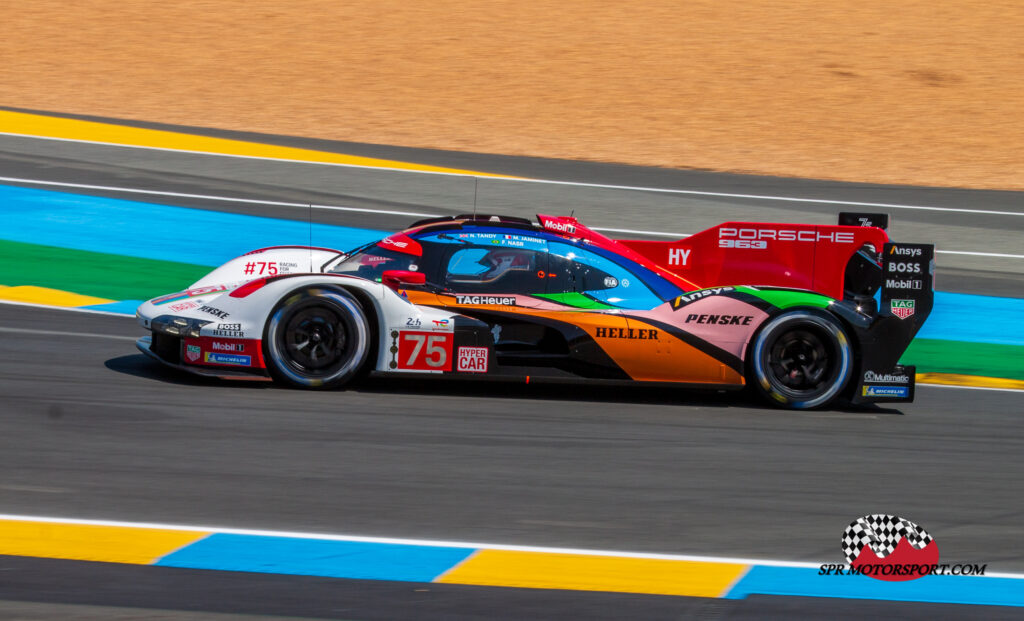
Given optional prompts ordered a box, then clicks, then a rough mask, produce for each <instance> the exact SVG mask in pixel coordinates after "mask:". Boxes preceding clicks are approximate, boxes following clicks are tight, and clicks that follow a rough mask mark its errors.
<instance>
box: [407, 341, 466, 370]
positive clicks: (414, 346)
mask: <svg viewBox="0 0 1024 621" xmlns="http://www.w3.org/2000/svg"><path fill="white" fill-rule="evenodd" d="M452 336H453V335H452V334H451V333H450V332H449V333H442V334H438V333H437V332H401V333H400V334H399V340H398V368H399V369H406V370H410V371H451V370H452Z"/></svg>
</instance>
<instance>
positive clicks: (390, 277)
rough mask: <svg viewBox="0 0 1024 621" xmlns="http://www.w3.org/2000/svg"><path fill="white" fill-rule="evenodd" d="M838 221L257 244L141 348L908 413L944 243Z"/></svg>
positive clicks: (226, 371)
mask: <svg viewBox="0 0 1024 621" xmlns="http://www.w3.org/2000/svg"><path fill="white" fill-rule="evenodd" d="M840 222H845V223H844V224H839V225H807V224H800V225H794V224H769V223H749V222H742V223H740V222H729V223H725V224H722V225H720V226H717V227H714V228H711V229H708V230H706V231H702V232H701V233H698V234H696V235H692V236H689V237H686V238H684V239H680V240H674V241H639V240H614V239H609V238H608V237H605V236H603V235H601V234H600V233H597V232H595V231H593V230H591V229H589V228H587V227H586V226H584V225H583V224H582V223H580V222H579V221H577V220H576V219H574V218H571V217H554V216H545V215H540V216H538V221H537V222H532V221H530V220H527V219H524V218H516V217H503V216H486V215H463V216H451V217H444V218H433V219H429V220H422V221H419V222H416V223H414V224H413V225H412V226H411V227H410V228H409V229H407V230H405V231H402V232H400V233H395V234H393V235H390V236H388V237H386V238H384V239H382V240H380V241H378V242H375V243H372V244H369V245H367V246H364V247H362V248H358V249H356V250H354V251H352V252H348V253H343V252H339V251H336V250H331V249H327V248H310V247H275V248H264V249H262V250H257V251H254V252H251V253H249V254H247V255H245V256H242V257H239V258H237V259H234V260H232V261H230V262H228V263H226V264H225V265H223V266H221V267H220V268H218V269H216V270H214V271H213V272H211V273H210V274H208V275H207V276H206V277H204V278H203V279H201V280H200V281H199V282H197V283H195V284H193V285H192V286H191V287H190V288H189V289H188V290H186V291H183V292H180V293H174V294H171V295H167V296H163V297H160V298H156V299H153V300H150V301H149V302H146V303H144V304H143V305H142V306H140V307H139V310H138V318H139V321H140V323H141V324H142V325H143V326H144V327H145V328H147V329H148V330H149V331H150V332H151V333H152V336H149V337H145V338H143V339H140V340H139V342H138V347H139V349H140V350H142V351H143V352H144V353H146V354H147V355H150V356H152V357H154V358H156V359H157V360H160V361H161V362H163V363H165V364H168V365H171V366H175V367H178V368H182V369H185V370H188V371H191V372H194V373H199V374H202V375H210V376H216V377H222V378H232V379H264V380H265V379H274V380H278V381H280V382H283V383H286V384H291V385H295V386H300V387H307V388H332V387H339V386H342V385H345V384H346V383H348V382H351V381H353V380H356V379H358V378H359V377H361V376H363V375H364V374H366V373H368V372H375V373H380V374H389V375H397V374H434V375H443V376H448V377H452V376H456V377H457V376H463V377H486V376H506V377H508V376H512V377H522V378H527V377H529V378H537V379H554V380H564V381H573V380H603V381H627V382H672V383H681V384H687V385H692V386H699V387H703V388H715V389H740V388H743V387H744V386H752V387H753V389H754V390H755V391H757V392H759V393H761V394H762V395H763V396H764V397H766V398H767V399H768V400H769V401H771V402H772V403H775V404H777V405H779V406H784V407H790V408H812V407H819V406H825V405H827V404H829V403H831V402H833V401H834V400H835V399H837V398H844V399H846V400H848V401H852V402H854V403H865V402H883V401H911V400H913V397H914V369H913V367H904V366H901V365H899V364H898V360H899V358H900V356H901V355H902V353H903V352H904V350H905V349H906V347H907V346H908V345H909V344H910V341H911V339H913V337H914V335H915V334H916V333H917V331H918V329H919V328H920V327H921V325H922V324H923V322H924V321H925V319H926V318H927V317H928V314H929V312H930V311H931V306H932V295H933V294H932V275H933V271H934V262H933V256H934V247H933V246H931V245H928V244H904V243H894V242H892V241H891V240H890V239H889V238H888V235H887V234H886V232H885V230H884V228H883V227H884V226H885V224H886V219H885V216H881V215H878V214H842V215H841V217H840ZM873 224H881V226H874V225H873Z"/></svg>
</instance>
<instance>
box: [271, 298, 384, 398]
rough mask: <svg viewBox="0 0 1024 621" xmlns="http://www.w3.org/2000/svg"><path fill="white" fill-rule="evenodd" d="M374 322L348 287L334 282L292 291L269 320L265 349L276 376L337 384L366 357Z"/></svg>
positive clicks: (307, 384)
mask: <svg viewBox="0 0 1024 621" xmlns="http://www.w3.org/2000/svg"><path fill="white" fill-rule="evenodd" d="M370 349H371V347H370V328H369V322H368V321H367V318H366V313H365V312H364V311H363V307H362V306H361V305H360V304H359V302H358V301H357V300H356V299H355V298H354V297H353V296H352V295H351V294H349V293H348V292H346V291H344V290H342V289H333V288H315V287H314V288H309V289H302V290H299V291H293V292H292V293H290V294H288V296H286V297H285V298H283V299H282V300H281V301H280V302H279V303H278V305H277V306H276V307H275V308H274V311H273V312H272V313H271V314H270V317H269V319H268V320H267V325H266V328H265V330H264V338H263V355H264V358H265V359H266V363H267V371H269V372H270V375H271V377H273V378H274V379H276V380H278V381H280V382H283V383H286V384H291V385H292V386H297V387H300V388H314V389H326V388H339V387H341V386H344V385H345V384H346V383H348V382H349V381H350V380H352V379H353V378H354V377H356V375H357V374H358V373H359V371H360V369H361V368H362V367H363V365H364V363H365V362H366V359H367V355H368V354H369V351H370Z"/></svg>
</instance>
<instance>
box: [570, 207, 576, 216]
mask: <svg viewBox="0 0 1024 621" xmlns="http://www.w3.org/2000/svg"><path fill="white" fill-rule="evenodd" d="M575 213H576V208H575V207H573V208H572V209H570V210H569V217H570V218H571V217H573V214H575Z"/></svg>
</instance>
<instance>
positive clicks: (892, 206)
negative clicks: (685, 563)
mask: <svg viewBox="0 0 1024 621" xmlns="http://www.w3.org/2000/svg"><path fill="white" fill-rule="evenodd" d="M0 136H13V137H16V138H32V139H37V140H50V141H56V142H75V143H82V144H95V145H100V146H107V147H121V148H126V149H147V150H152V151H166V152H171V153H189V154H193V155H207V156H211V155H212V156H218V157H233V158H240V159H250V160H266V161H273V162H284V163H290V164H314V165H320V166H336V167H342V168H359V169H363V170H383V171H391V172H400V173H414V174H421V175H443V176H450V177H473V178H484V179H493V180H496V181H509V182H514V183H536V184H544V185H564V186H570V187H582V188H599V189H605V190H627V191H634V192H654V193H659V194H679V195H684V196H714V197H721V198H743V199H753V200H765V201H784V202H792V203H814V204H821V205H850V206H856V207H880V208H887V209H911V210H922V211H945V212H952V213H975V214H990V215H998V216H1024V212H1019V211H997V210H990V209H963V208H957V207H934V206H930V205H902V204H899V203H872V202H864V201H840V200H830V199H818V198H800V197H795V196H773V195H769V194H739V193H732V192H705V191H702V190H677V189H673V188H651V187H645V186H632V185H613V184H603V183H585V182H580V181H555V180H550V179H527V178H522V177H501V176H496V177H490V176H487V177H484V176H482V175H474V174H472V172H469V173H453V172H438V171H427V170H413V169H405V168H387V167H379V166H364V165H361V164H341V163H337V162H316V161H312V160H293V159H286V158H277V157H265V156H256V155H235V154H230V153H211V152H209V151H193V150H188V149H168V148H166V147H152V146H146V145H126V144H118V143H113V142H101V141H95V140H75V139H71V138H57V137H52V136H32V135H29V134H18V133H14V132H0ZM307 150H308V149H307ZM337 155H345V154H337ZM369 159H377V158H369ZM392 161H395V160H392Z"/></svg>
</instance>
